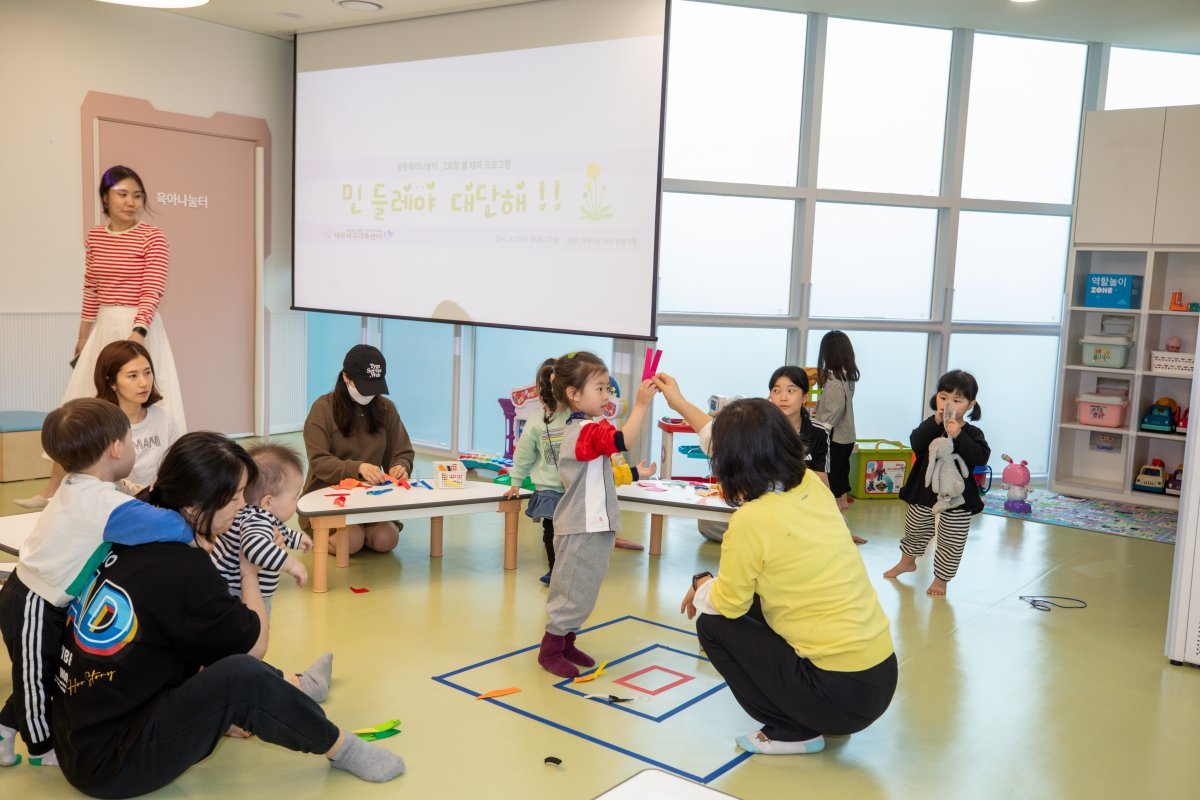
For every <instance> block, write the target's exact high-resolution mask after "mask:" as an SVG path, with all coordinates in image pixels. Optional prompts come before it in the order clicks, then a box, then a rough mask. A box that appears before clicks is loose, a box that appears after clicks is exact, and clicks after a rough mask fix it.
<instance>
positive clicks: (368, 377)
mask: <svg viewBox="0 0 1200 800" xmlns="http://www.w3.org/2000/svg"><path fill="white" fill-rule="evenodd" d="M386 378H387V362H386V361H385V360H384V358H383V353H381V352H379V350H378V349H377V348H374V347H372V346H371V345H369V344H357V345H355V346H354V347H351V348H350V351H349V352H348V353H346V358H345V359H344V360H343V361H342V371H341V372H340V373H339V374H338V379H337V383H336V384H335V385H334V387H333V391H332V392H330V393H329V394H325V395H321V396H320V397H318V398H317V400H316V402H314V403H313V405H312V408H311V409H309V412H308V419H306V420H305V421H304V448H305V450H307V451H308V477H307V478H306V479H305V481H304V490H303V494H307V493H309V492H311V491H313V490H315V489H320V488H322V487H324V486H332V485H334V484H336V483H339V482H341V481H342V479H344V478H358V479H360V480H362V481H365V482H366V483H385V482H386V481H387V480H388V479H389V478H390V479H393V480H401V479H403V478H407V477H408V475H409V473H410V472H411V471H412V465H413V446H412V441H411V440H410V439H409V438H408V431H406V430H405V429H404V423H403V422H401V421H400V414H399V412H397V411H396V405H395V403H393V402H392V401H391V400H388V399H387V398H386V397H384V396H383V395H385V394H387V393H388V386H387V380H386ZM300 527H302V528H303V529H304V530H305V531H309V532H311V526H310V525H309V522H308V518H307V517H305V516H301V517H300ZM347 532H348V534H349V537H350V552H351V553H352V554H353V553H357V552H358V551H359V550H361V549H362V548H363V546H364V545H365V546H367V547H368V548H370V549H372V550H376V551H378V552H381V553H386V552H388V551H389V550H392V549H394V548H395V547H396V543H397V542H398V541H400V527H399V526H398V525H397V524H396V523H394V522H373V523H370V524H368V525H350V526H348V527H347Z"/></svg>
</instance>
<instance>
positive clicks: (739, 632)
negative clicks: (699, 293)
mask: <svg viewBox="0 0 1200 800" xmlns="http://www.w3.org/2000/svg"><path fill="white" fill-rule="evenodd" d="M696 633H698V634H699V635H700V643H701V644H703V645H704V652H705V654H706V655H707V656H708V658H709V660H710V661H712V664H713V666H714V667H716V668H717V672H719V673H721V677H722V678H724V679H725V682H726V683H728V684H729V690H730V691H731V692H733V696H734V698H735V699H736V700H737V701H738V703H739V704H740V705H741V707H742V708H743V709H745V710H746V713H747V714H749V715H750V716H751V717H753V718H754V719H756V720H758V721H759V722H761V723H762V724H763V728H762V730H763V733H764V734H765V735H766V736H767V738H769V739H774V740H775V741H778V742H799V741H803V740H805V739H812V738H813V737H815V736H817V735H822V734H827V733H828V734H834V735H846V734H850V733H857V732H858V731H861V730H862V729H864V728H866V727H867V726H868V725H870V724H871V723H872V722H874V721H875V720H877V719H879V717H881V716H882V715H883V712H884V711H886V710H887V707H888V705H889V704H890V703H891V702H892V695H893V694H894V693H895V691H896V674H897V671H896V655H895V654H894V653H893V654H892V655H890V656H888V657H887V658H886V659H884V660H883V661H881V662H880V663H879V664H877V665H875V666H874V667H871V668H870V669H866V670H863V671H861V672H831V671H829V670H823V669H821V668H819V667H816V666H814V665H813V663H812V662H811V661H809V660H808V659H807V658H801V657H799V656H797V655H796V651H795V650H793V649H792V646H791V645H790V644H788V643H787V642H786V641H785V640H784V639H783V637H781V636H780V635H779V634H777V633H775V631H773V630H771V628H770V627H768V626H767V623H766V622H765V621H763V617H762V607H761V605H760V603H759V600H758V598H757V597H756V598H755V599H754V605H752V606H751V607H750V610H749V611H748V612H747V613H746V614H745V616H742V617H738V618H737V619H728V618H726V617H722V616H721V615H719V614H701V615H700V616H699V617H698V618H697V619H696Z"/></svg>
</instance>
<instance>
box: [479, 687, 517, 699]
mask: <svg viewBox="0 0 1200 800" xmlns="http://www.w3.org/2000/svg"><path fill="white" fill-rule="evenodd" d="M519 691H521V690H520V689H519V688H517V687H516V686H510V687H508V688H507V689H492V690H491V691H490V692H484V693H483V694H481V695H479V696H478V697H476V698H475V699H476V700H487V699H488V698H489V697H504V695H506V694H516V693H517V692H519Z"/></svg>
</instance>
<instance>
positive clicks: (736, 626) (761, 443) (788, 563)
mask: <svg viewBox="0 0 1200 800" xmlns="http://www.w3.org/2000/svg"><path fill="white" fill-rule="evenodd" d="M788 434H791V435H788ZM712 452H713V458H712V470H713V475H714V476H715V477H716V479H717V481H718V482H719V483H720V484H721V487H722V489H723V491H724V496H725V499H726V501H727V502H728V503H729V504H730V505H732V506H734V507H735V508H737V511H735V512H734V513H733V515H732V516H731V517H730V520H729V530H728V532H726V534H725V539H724V541H723V542H722V543H721V563H720V572H719V574H717V575H715V576H714V575H712V574H711V573H707V572H702V573H700V574H699V575H696V576H695V577H694V578H692V588H691V589H690V590H689V591H688V593H687V596H685V597H684V599H683V604H682V606H681V607H680V610H681V611H682V612H683V613H686V614H687V616H688V619H692V618H693V617H695V615H696V613H697V612H699V613H700V617H699V618H698V619H697V620H696V633H697V634H698V635H699V637H700V642H701V644H702V645H703V646H704V651H705V653H706V654H707V656H708V658H709V660H710V661H711V662H712V664H713V666H714V667H716V669H717V671H718V672H720V673H721V676H722V677H723V678H724V679H725V681H726V682H727V683H728V684H729V689H730V691H732V692H733V696H734V697H735V698H736V699H737V701H738V703H740V704H741V706H742V708H743V709H745V710H746V713H748V714H749V715H750V716H752V717H754V719H756V720H758V721H759V722H761V723H762V724H763V727H762V729H761V730H758V731H755V732H753V733H750V734H747V735H745V736H739V737H737V743H738V745H739V746H740V747H741V748H742V749H743V750H746V751H748V752H751V753H766V754H771V755H783V754H792V753H816V752H819V751H821V750H822V749H824V747H825V738H824V737H825V735H826V734H831V735H839V736H845V735H848V734H851V733H856V732H858V731H861V730H863V729H864V728H866V727H867V726H868V725H870V724H871V723H872V722H874V721H875V720H876V719H878V718H879V717H880V716H881V715H882V714H883V712H884V711H885V710H887V707H888V704H889V703H891V701H892V695H893V693H894V692H895V690H896V655H895V653H894V648H893V647H892V636H891V629H890V623H889V622H888V618H887V616H886V615H885V614H884V613H883V609H882V608H880V606H879V598H878V597H877V596H876V595H875V589H874V588H873V587H872V586H871V582H870V580H869V579H868V578H867V571H866V568H865V567H864V565H863V562H862V558H861V557H860V556H859V555H858V552H857V550H856V549H855V546H854V543H853V542H852V541H851V539H850V536H849V535H848V534H849V531H848V530H847V528H846V523H845V521H844V520H843V517H842V514H841V512H840V511H839V510H838V507H837V501H836V500H835V499H834V497H833V495H832V494H831V493H830V491H829V489H828V488H827V487H826V486H825V484H824V483H823V482H821V480H820V479H819V478H817V476H816V475H814V474H813V473H812V472H811V471H808V470H805V468H804V446H803V444H802V443H801V441H800V439H799V437H797V436H796V435H795V434H794V433H793V432H792V431H791V429H789V428H788V422H787V419H786V418H785V417H784V416H783V414H782V413H780V411H779V409H777V408H775V407H774V406H773V405H771V404H770V403H769V402H767V401H766V400H758V399H755V400H738V401H736V402H734V403H731V404H730V405H728V406H726V407H725V409H724V410H722V411H721V413H720V414H719V415H717V417H716V420H715V421H714V422H713V430H712Z"/></svg>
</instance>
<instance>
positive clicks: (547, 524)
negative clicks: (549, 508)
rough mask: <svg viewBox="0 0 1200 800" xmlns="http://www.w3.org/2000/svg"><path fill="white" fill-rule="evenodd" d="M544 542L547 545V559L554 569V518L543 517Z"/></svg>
mask: <svg viewBox="0 0 1200 800" xmlns="http://www.w3.org/2000/svg"><path fill="white" fill-rule="evenodd" d="M542 544H544V545H546V561H547V562H548V563H549V564H550V569H554V520H552V519H550V518H549V517H543V518H542Z"/></svg>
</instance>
